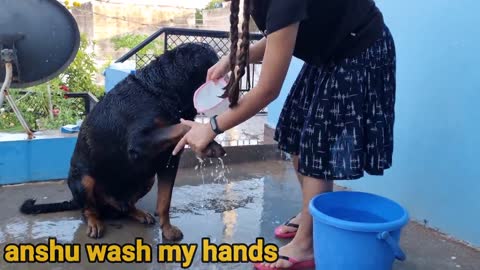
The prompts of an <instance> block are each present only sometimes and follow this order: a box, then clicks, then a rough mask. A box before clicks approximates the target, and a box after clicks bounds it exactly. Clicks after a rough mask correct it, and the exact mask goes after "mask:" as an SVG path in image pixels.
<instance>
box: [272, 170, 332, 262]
mask: <svg viewBox="0 0 480 270" xmlns="http://www.w3.org/2000/svg"><path fill="white" fill-rule="evenodd" d="M302 178H303V185H302V193H303V208H302V212H301V216H300V219H299V224H300V227H299V229H298V231H297V234H296V235H295V237H294V238H293V240H292V241H291V242H290V243H289V244H287V245H286V246H284V247H282V248H280V251H279V255H282V256H287V257H290V258H294V259H296V260H299V261H305V260H311V259H313V222H312V216H311V215H310V212H309V210H308V204H309V203H310V201H311V200H312V198H313V197H315V196H316V195H318V194H321V193H324V192H332V191H333V181H324V180H321V179H316V178H311V177H305V176H303V177H302ZM265 265H267V266H270V267H272V268H288V267H290V266H291V265H292V263H290V262H288V261H286V260H282V259H280V260H278V261H277V262H275V263H273V264H268V263H265Z"/></svg>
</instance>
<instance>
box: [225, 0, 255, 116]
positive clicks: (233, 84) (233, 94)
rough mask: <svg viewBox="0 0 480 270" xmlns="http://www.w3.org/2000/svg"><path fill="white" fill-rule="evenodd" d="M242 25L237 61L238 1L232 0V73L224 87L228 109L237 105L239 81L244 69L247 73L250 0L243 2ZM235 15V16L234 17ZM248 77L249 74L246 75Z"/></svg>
mask: <svg viewBox="0 0 480 270" xmlns="http://www.w3.org/2000/svg"><path fill="white" fill-rule="evenodd" d="M243 1H244V2H243V23H242V40H241V43H240V53H239V55H238V61H237V50H238V13H239V11H240V10H239V9H240V8H239V5H240V0H232V1H231V2H232V4H231V15H230V21H231V24H232V25H231V28H230V35H231V42H232V44H231V51H230V71H231V73H232V75H231V78H230V80H229V82H228V84H227V86H226V87H225V88H226V89H227V91H226V93H225V96H224V97H227V96H228V98H229V101H230V107H233V106H235V105H237V102H238V99H239V95H240V81H241V79H242V77H243V76H244V75H245V68H247V72H248V73H250V70H249V65H248V64H249V63H248V59H249V55H248V54H249V48H250V0H243ZM234 14H235V15H234ZM237 64H238V73H236V72H235V71H236V70H235V68H236V67H237ZM248 75H249V74H248Z"/></svg>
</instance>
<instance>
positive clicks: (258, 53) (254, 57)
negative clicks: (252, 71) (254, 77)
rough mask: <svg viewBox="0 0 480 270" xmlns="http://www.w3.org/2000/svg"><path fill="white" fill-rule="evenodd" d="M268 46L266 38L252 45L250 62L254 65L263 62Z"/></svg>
mask: <svg viewBox="0 0 480 270" xmlns="http://www.w3.org/2000/svg"><path fill="white" fill-rule="evenodd" d="M266 45H267V39H266V38H265V37H264V38H262V39H261V40H259V41H257V42H255V43H254V44H252V45H250V49H249V59H248V62H249V63H253V64H254V63H258V62H260V61H262V60H263V55H264V54H265V47H266ZM239 53H240V52H239Z"/></svg>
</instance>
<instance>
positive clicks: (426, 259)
mask: <svg viewBox="0 0 480 270" xmlns="http://www.w3.org/2000/svg"><path fill="white" fill-rule="evenodd" d="M155 190H156V188H155V187H154V188H153V189H152V192H150V193H149V194H148V195H147V196H146V197H145V198H143V199H142V200H141V201H140V202H139V204H138V206H139V208H142V209H145V210H148V211H150V212H152V213H153V210H154V207H155V200H156V198H155V194H156V192H155ZM31 197H35V198H37V199H38V201H39V202H53V201H63V200H66V199H69V197H70V195H69V191H68V189H67V188H66V185H65V183H64V182H50V183H37V184H28V185H19V186H4V187H0V205H1V207H2V208H1V210H0V211H1V212H0V213H1V216H0V243H1V244H0V247H1V250H2V252H3V249H4V246H5V244H6V243H46V241H47V239H48V237H56V238H57V239H58V241H59V242H62V243H80V244H82V246H83V245H84V244H86V243H118V244H124V243H134V241H135V238H137V237H141V238H143V239H144V241H145V242H146V243H149V244H151V245H152V246H153V247H155V246H157V245H158V244H161V243H162V237H161V233H160V230H159V227H158V224H156V225H153V226H146V225H142V224H138V223H135V222H133V221H126V220H125V221H124V220H121V221H118V220H113V221H108V222H107V231H106V234H105V236H104V238H102V239H99V240H92V239H90V238H88V237H87V236H86V235H85V230H86V226H85V224H84V223H83V221H82V219H81V216H80V213H79V212H77V211H71V212H63V213H55V214H43V215H36V216H24V215H21V214H20V213H19V212H18V207H19V206H20V204H21V202H23V200H25V199H26V198H31ZM299 206H300V190H299V187H298V183H297V182H296V179H295V172H294V171H293V169H292V166H291V164H290V163H289V162H287V161H262V162H253V163H242V164H235V165H226V166H225V167H222V166H221V165H220V163H216V165H212V166H210V167H208V166H207V167H206V168H197V169H196V170H195V169H182V170H181V171H180V172H179V174H178V177H177V183H176V187H175V189H174V194H173V201H172V222H173V223H174V224H175V225H177V226H178V227H179V228H181V229H182V231H183V233H184V239H183V240H182V241H181V242H182V243H197V244H201V239H202V238H204V237H208V238H209V239H210V241H211V242H212V243H216V244H221V243H239V242H242V243H247V244H251V243H255V240H256V238H257V237H264V238H265V241H266V242H269V243H274V244H277V245H283V244H285V243H286V241H284V240H278V239H275V238H274V236H273V229H274V228H275V226H277V225H279V224H280V223H281V222H283V221H284V220H286V219H287V218H289V217H290V216H292V215H293V214H295V213H296V211H298V209H299ZM402 247H403V248H404V249H405V251H406V253H407V256H408V258H407V261H405V262H402V263H399V262H397V263H395V268H394V269H395V270H417V269H418V270H449V269H469V270H474V269H476V270H478V269H480V268H479V266H480V253H479V252H478V251H475V250H473V249H471V248H468V247H465V246H463V245H461V244H458V243H455V242H452V241H449V240H447V239H445V238H443V237H441V236H439V235H438V234H436V233H434V232H432V231H430V230H428V229H425V228H423V227H422V226H420V225H417V224H414V223H412V224H410V225H409V226H408V227H407V228H406V229H405V231H404V235H403V238H402ZM82 250H83V249H82ZM153 254H156V251H155V248H154V250H153ZM85 257H86V256H85V254H84V253H82V263H79V264H29V265H22V264H7V263H5V262H4V261H3V260H1V259H0V269H112V268H114V269H181V267H180V265H179V264H178V263H172V264H163V263H162V264H160V263H147V264H133V265H132V264H126V263H125V264H110V263H105V264H95V265H89V263H88V262H87V260H86V259H84V258H85ZM200 257H201V251H197V253H196V256H195V260H194V262H193V265H192V267H191V269H232V270H233V269H253V268H252V267H251V264H204V263H201V258H200ZM153 258H154V261H155V260H156V257H155V256H154V257H153ZM349 270H350V269H349Z"/></svg>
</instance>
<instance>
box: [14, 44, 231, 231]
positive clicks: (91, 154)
mask: <svg viewBox="0 0 480 270" xmlns="http://www.w3.org/2000/svg"><path fill="white" fill-rule="evenodd" d="M217 61H218V56H217V54H216V53H215V51H214V50H213V49H212V48H211V47H210V46H208V45H206V44H198V43H187V44H184V45H181V46H178V47H177V48H175V49H173V50H170V51H167V52H165V53H164V54H163V55H161V56H159V57H157V58H156V59H155V60H153V61H152V62H151V63H150V64H149V65H147V66H146V67H145V68H143V69H140V70H139V71H137V73H136V75H130V76H128V77H127V78H125V79H124V80H123V81H122V82H120V83H119V84H117V86H116V87H115V88H114V89H112V91H110V92H109V93H108V94H107V95H105V97H104V98H103V99H102V100H101V101H100V102H99V103H98V104H97V105H96V106H95V107H94V109H93V110H92V112H90V114H89V115H88V117H86V119H85V121H84V123H83V125H82V126H81V130H80V132H79V135H78V140H77V144H76V146H75V150H74V153H73V156H72V159H71V167H70V171H69V175H68V186H69V188H70V190H71V192H72V195H73V199H72V200H71V201H67V202H62V203H52V204H40V205H37V204H35V201H34V200H32V199H30V200H27V201H25V202H24V204H23V205H22V206H21V208H20V210H21V212H22V213H25V214H36V213H47V212H58V211H67V210H75V209H81V210H82V213H83V215H84V217H85V219H86V221H87V223H88V231H87V234H88V235H89V236H90V237H93V238H99V237H101V236H102V235H103V232H104V226H103V222H102V219H103V218H105V217H119V216H129V217H131V218H134V219H136V220H138V221H140V222H142V223H148V224H151V223H154V222H155V219H154V218H153V217H152V216H151V215H150V214H148V213H145V212H143V211H141V210H138V209H136V208H135V203H136V202H137V201H138V200H139V199H140V198H142V197H143V196H144V195H145V194H146V193H147V192H148V191H149V190H150V189H151V187H152V185H153V184H154V181H155V176H156V177H157V179H158V198H157V214H158V215H159V219H160V226H161V227H162V230H163V235H164V237H165V238H166V239H168V240H178V239H180V238H181V237H182V236H183V235H182V233H181V231H180V230H179V229H178V228H176V227H175V226H173V225H171V224H170V219H169V208H170V200H171V192H172V188H173V184H174V182H175V177H176V173H177V169H178V163H179V157H180V155H177V156H171V153H172V150H173V148H174V147H175V144H176V143H177V142H178V141H179V139H181V137H182V136H183V135H184V134H185V133H186V132H187V131H188V129H189V128H188V127H186V126H184V125H181V124H179V123H180V121H179V120H180V118H184V119H189V120H193V119H194V117H195V116H196V113H197V112H196V110H195V108H194V106H193V94H194V92H195V90H196V89H197V88H198V87H200V86H201V84H203V83H204V81H205V78H206V74H207V71H208V69H209V68H210V67H211V66H212V65H214V64H215V63H216V62H217ZM224 154H225V152H224V151H223V148H222V147H221V146H220V145H218V144H217V143H215V142H214V143H212V144H211V145H210V146H209V147H208V149H207V152H206V153H205V155H206V156H209V157H218V156H222V155H224Z"/></svg>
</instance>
